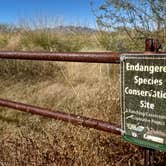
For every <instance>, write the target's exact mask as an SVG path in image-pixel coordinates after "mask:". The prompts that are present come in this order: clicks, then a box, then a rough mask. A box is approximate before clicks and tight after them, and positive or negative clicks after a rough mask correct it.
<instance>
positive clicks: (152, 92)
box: [121, 54, 166, 151]
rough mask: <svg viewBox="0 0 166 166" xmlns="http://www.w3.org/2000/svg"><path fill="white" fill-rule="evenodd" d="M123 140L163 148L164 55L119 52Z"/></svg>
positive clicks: (165, 106) (165, 108) (165, 104)
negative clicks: (121, 53)
mask: <svg viewBox="0 0 166 166" xmlns="http://www.w3.org/2000/svg"><path fill="white" fill-rule="evenodd" d="M121 108H122V112H121V114H122V131H123V136H122V137H123V139H125V140H127V141H129V142H132V143H135V144H137V145H140V146H143V147H147V148H152V149H156V150H162V151H166V54H165V55H161V54H160V55H146V56H145V55H142V54H138V55H134V54H133V55H129V54H126V55H121Z"/></svg>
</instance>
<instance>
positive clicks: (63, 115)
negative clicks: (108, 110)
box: [0, 98, 121, 135]
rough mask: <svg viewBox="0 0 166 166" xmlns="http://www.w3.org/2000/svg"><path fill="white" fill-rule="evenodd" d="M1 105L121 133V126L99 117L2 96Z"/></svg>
mask: <svg viewBox="0 0 166 166" xmlns="http://www.w3.org/2000/svg"><path fill="white" fill-rule="evenodd" d="M0 106H2V107H7V108H12V109H16V110H19V111H23V112H28V113H32V114H36V115H41V116H44V117H47V118H52V119H56V120H62V121H65V122H70V123H73V124H75V125H81V126H84V127H89V128H94V129H97V130H102V131H106V132H110V133H114V134H117V135H120V134H121V129H120V126H118V125H115V124H110V123H108V122H104V121H101V120H97V119H92V118H86V117H83V116H77V115H74V114H70V113H65V112H59V111H53V110H49V109H45V108H41V107H36V106H32V105H28V104H23V103H18V102H14V101H10V100H5V99H1V98H0Z"/></svg>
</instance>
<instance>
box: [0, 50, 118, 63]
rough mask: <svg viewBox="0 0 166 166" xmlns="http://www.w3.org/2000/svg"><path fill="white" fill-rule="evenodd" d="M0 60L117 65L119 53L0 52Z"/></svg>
mask: <svg viewBox="0 0 166 166" xmlns="http://www.w3.org/2000/svg"><path fill="white" fill-rule="evenodd" d="M0 58H4V59H20V60H43V61H66V62H89V63H119V61H120V60H119V59H120V53H117V52H75V53H74V52H73V53H58V52H24V51H21V52H7V51H1V52H0Z"/></svg>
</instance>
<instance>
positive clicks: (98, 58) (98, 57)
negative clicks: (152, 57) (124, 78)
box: [0, 39, 159, 166]
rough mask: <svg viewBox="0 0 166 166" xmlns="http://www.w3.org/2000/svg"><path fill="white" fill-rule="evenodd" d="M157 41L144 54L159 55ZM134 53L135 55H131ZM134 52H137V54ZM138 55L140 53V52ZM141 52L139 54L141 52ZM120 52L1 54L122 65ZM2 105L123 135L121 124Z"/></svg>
mask: <svg viewBox="0 0 166 166" xmlns="http://www.w3.org/2000/svg"><path fill="white" fill-rule="evenodd" d="M158 48H159V44H158V40H154V39H146V41H145V52H142V54H145V55H148V54H149V53H150V54H152V53H156V52H157V53H158ZM132 53H133V52H132ZM134 53H135V52H134ZM137 53H138V52H137ZM139 53H140V52H139ZM120 54H121V53H119V52H80V53H56V52H55V53H54V52H51V53H48V52H5V51H3V52H0V58H1V59H20V60H39V61H63V62H64V61H66V62H88V63H113V64H119V63H120ZM0 106H2V107H7V108H12V109H15V110H19V111H23V112H27V113H31V114H36V115H40V116H44V117H47V118H52V119H56V120H62V121H65V122H69V123H72V124H75V125H81V126H84V127H89V128H94V129H97V130H102V131H106V132H109V133H113V134H116V135H121V127H120V125H119V124H112V123H109V122H105V121H101V120H97V119H92V118H88V117H83V116H77V115H75V114H69V113H64V112H60V111H56V110H54V111H53V110H50V109H45V108H41V107H36V106H33V105H28V104H23V103H20V102H14V101H10V100H5V99H2V98H0ZM152 152H153V150H150V149H146V148H144V165H145V166H149V165H153V155H151V154H152Z"/></svg>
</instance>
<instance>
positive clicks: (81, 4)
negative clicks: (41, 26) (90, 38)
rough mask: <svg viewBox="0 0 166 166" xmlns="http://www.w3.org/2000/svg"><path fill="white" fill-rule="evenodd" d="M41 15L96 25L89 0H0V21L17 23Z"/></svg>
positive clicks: (68, 22) (96, 1) (69, 22)
mask: <svg viewBox="0 0 166 166" xmlns="http://www.w3.org/2000/svg"><path fill="white" fill-rule="evenodd" d="M94 1H95V3H97V4H98V3H99V2H100V0H94ZM39 15H42V16H44V17H45V16H46V17H51V18H54V17H55V18H60V20H61V22H63V23H65V24H75V25H77V24H80V25H86V26H90V27H95V17H94V16H93V13H92V11H91V8H90V2H89V0H0V23H14V24H17V23H18V22H19V21H20V20H21V19H27V18H34V17H38V16H39Z"/></svg>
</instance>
